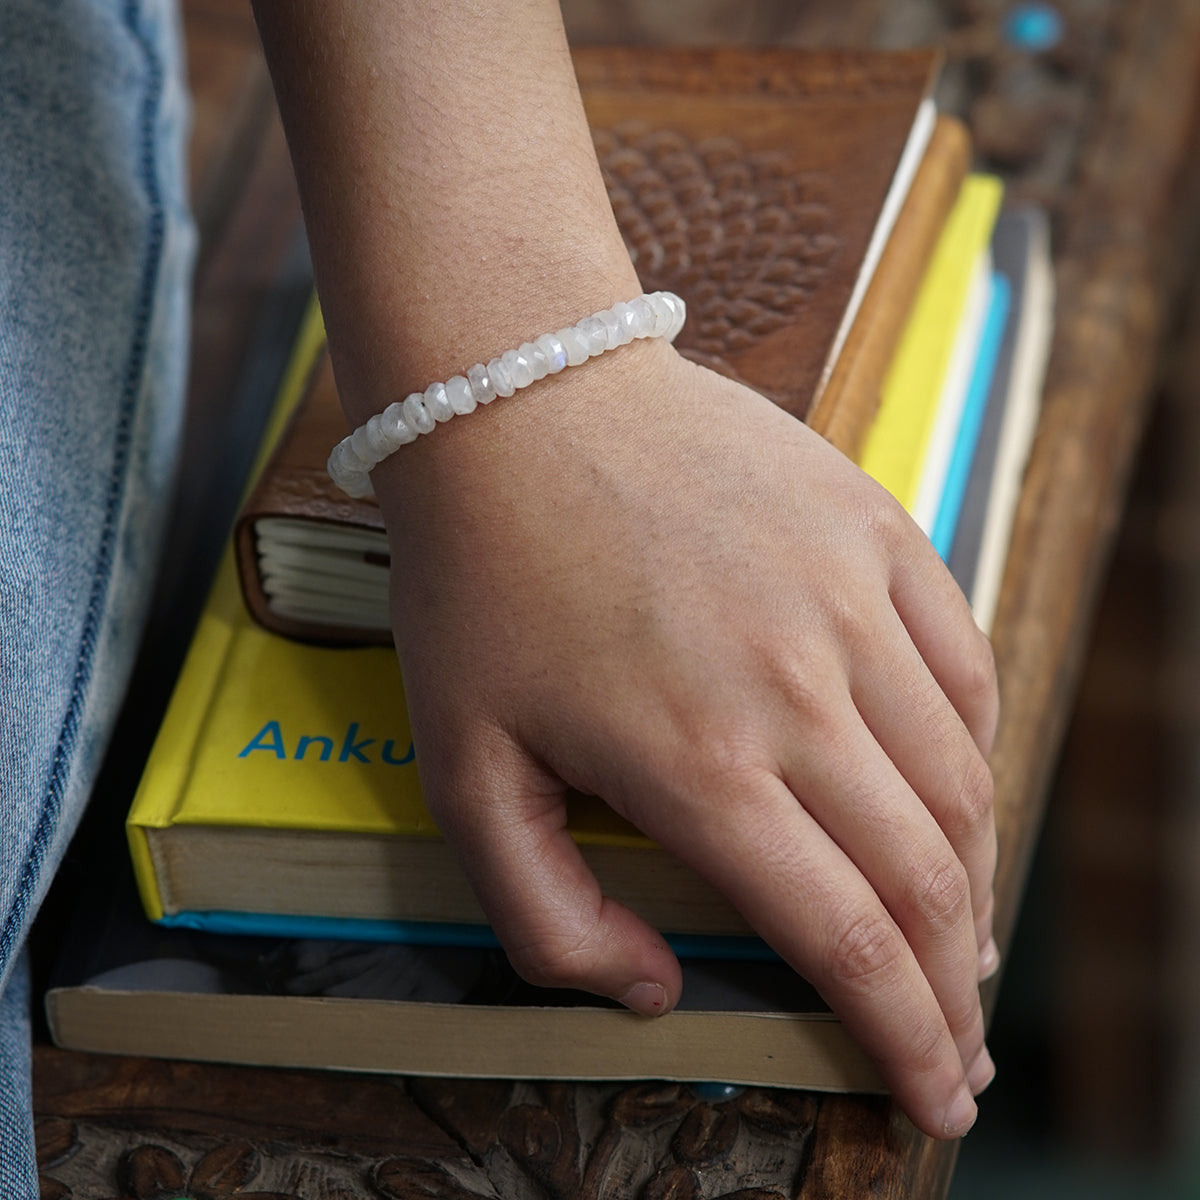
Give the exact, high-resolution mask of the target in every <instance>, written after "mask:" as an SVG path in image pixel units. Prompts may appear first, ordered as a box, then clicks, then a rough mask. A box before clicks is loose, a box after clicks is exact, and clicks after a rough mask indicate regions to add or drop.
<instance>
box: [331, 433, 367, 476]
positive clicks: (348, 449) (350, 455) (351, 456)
mask: <svg viewBox="0 0 1200 1200" xmlns="http://www.w3.org/2000/svg"><path fill="white" fill-rule="evenodd" d="M350 442H351V438H346V439H344V440H343V441H340V442H338V444H337V445H336V446H334V448H333V452H332V453H331V454H330V455H329V462H328V463H326V470H327V471H328V472H329V475H330V477H331V478H332V479H333V481H334V483H336V484H337V485H338V487H341V486H342V480H343V479H344V478H345V477H346V476H347V475H352V474H354V473H355V472H357V471H361V470H362V460H361V459H360V458H359V457H358V455H357V454H355V453H354V449H353V447H352V446H351V445H350Z"/></svg>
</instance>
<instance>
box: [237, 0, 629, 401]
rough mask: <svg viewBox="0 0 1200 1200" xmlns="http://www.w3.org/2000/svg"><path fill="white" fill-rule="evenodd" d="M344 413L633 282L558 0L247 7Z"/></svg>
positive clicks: (372, 0) (625, 294)
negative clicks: (277, 116)
mask: <svg viewBox="0 0 1200 1200" xmlns="http://www.w3.org/2000/svg"><path fill="white" fill-rule="evenodd" d="M255 13H256V17H257V19H258V22H259V27H260V30H261V32H262V37H263V42H264V45H265V46H266V50H267V55H268V60H269V63H270V67H271V73H272V76H273V78H274V80H275V85H276V90H277V93H278V95H279V100H280V106H281V109H282V113H283V118H284V123H285V127H286V129H287V134H288V139H289V144H290V146H291V150H292V155H293V159H294V162H295V166H296V172H297V177H298V180H299V184H300V190H301V196H302V199H303V204H304V210H305V219H306V223H307V227H308V233H309V238H310V242H311V245H312V252H313V259H314V265H315V270H316V277H317V282H318V287H319V290H320V294H321V299H322V305H323V309H324V313H325V319H326V324H327V327H328V331H329V337H330V344H331V347H332V349H333V353H334V358H335V365H336V367H337V371H338V381H339V387H340V390H341V392H342V395H343V402H344V404H345V405H346V408H347V413H348V415H349V417H350V418H351V420H352V421H354V422H358V421H361V420H363V419H365V417H366V416H368V415H370V414H371V413H372V412H376V411H378V410H380V409H381V408H383V407H384V406H385V405H386V404H387V403H389V402H390V401H392V400H393V399H396V398H398V397H401V396H403V395H404V394H405V393H406V392H408V391H412V390H414V389H418V390H419V389H423V388H424V387H425V386H426V385H427V384H428V383H431V382H432V381H433V380H435V379H444V378H446V377H447V376H448V375H450V374H454V373H456V372H459V371H461V370H462V369H463V368H465V367H466V366H469V365H470V364H471V363H472V362H475V361H477V360H479V359H484V360H485V361H486V359H487V358H488V357H489V356H491V355H493V354H496V353H499V352H500V351H503V350H505V349H508V348H509V347H511V346H515V345H517V344H518V343H520V342H521V341H524V340H526V339H528V338H529V337H530V336H531V335H534V334H537V333H540V332H544V331H547V330H551V329H554V328H557V327H560V326H562V325H564V324H568V323H570V322H572V321H575V320H578V319H579V318H580V317H582V316H584V315H586V314H587V313H589V312H592V311H595V310H596V309H598V308H602V307H606V306H607V305H609V304H611V303H613V302H614V301H615V300H619V299H628V298H630V297H631V296H632V295H634V294H636V292H637V291H638V283H637V278H636V274H635V272H634V270H633V267H632V265H631V264H630V261H629V257H628V255H627V253H626V251H625V248H624V246H623V244H622V241H621V237H620V234H619V232H618V230H617V227H616V223H615V221H614V220H613V216H612V211H611V208H610V206H609V204H608V199H607V196H606V194H605V190H604V185H603V182H602V180H601V178H600V173H599V170H598V167H597V165H596V159H595V155H594V153H593V150H592V143H591V138H590V135H589V132H588V127H587V122H586V119H585V117H584V113H583V106H582V103H581V101H580V98H579V92H578V87H577V85H576V82H575V77H574V72H573V70H572V66H571V61H570V56H569V54H568V51H567V44H566V38H565V35H564V33H563V29H562V22H561V17H560V14H559V10H558V5H557V3H556V0H499V2H486V3H485V2H476V3H471V4H451V3H437V2H436V0H424V2H421V3H415V2H411V0H410V2H399V0H284V2H282V3H280V2H277V0H256V3H255Z"/></svg>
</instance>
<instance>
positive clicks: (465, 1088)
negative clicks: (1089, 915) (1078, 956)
mask: <svg viewBox="0 0 1200 1200" xmlns="http://www.w3.org/2000/svg"><path fill="white" fill-rule="evenodd" d="M626 7H628V9H629V11H624V10H625V8H626ZM1010 7H1011V6H1009V5H1007V4H1003V3H999V2H998V0H913V2H912V3H906V4H902V5H901V4H889V3H887V0H858V2H850V0H842V2H840V3H834V2H831V0H819V2H815V0H814V2H811V3H809V4H806V5H804V6H797V5H793V4H790V3H787V2H786V0H775V2H767V0H764V2H763V3H759V4H757V5H752V4H747V3H744V2H743V0H710V2H709V3H706V4H701V3H684V0H658V3H655V4H650V3H646V4H642V5H638V6H636V10H635V6H615V5H612V4H611V3H604V2H602V0H574V2H572V3H569V4H567V5H565V8H566V12H567V16H568V23H569V26H570V27H571V30H572V33H573V34H574V36H576V38H577V39H578V40H598V41H599V40H627V41H628V40H633V41H655V40H659V41H663V40H672V39H674V40H678V31H679V28H680V25H681V14H682V13H684V12H685V11H686V14H687V19H686V22H685V24H686V26H687V29H688V31H689V33H690V34H691V35H692V36H693V37H694V38H698V39H701V40H708V41H715V40H744V41H750V42H763V41H772V42H776V43H785V44H786V43H792V44H798V43H806V44H837V43H840V44H857V45H869V44H890V45H895V44H913V43H926V42H930V41H933V40H938V41H941V42H943V43H944V44H945V46H946V48H947V50H948V54H949V63H948V68H947V72H946V77H945V81H944V87H943V95H942V96H941V99H942V101H943V103H944V105H945V106H946V107H948V108H951V109H955V110H957V111H959V112H961V113H962V114H963V115H965V116H966V117H967V118H968V120H969V121H970V123H971V125H972V128H973V131H974V134H975V138H976V145H977V147H978V150H979V153H980V157H981V159H982V161H983V164H984V165H986V166H989V167H991V168H993V169H996V170H999V171H1000V172H1001V173H1003V174H1004V175H1005V176H1006V178H1007V179H1008V181H1009V187H1010V194H1013V195H1016V196H1018V197H1028V198H1032V199H1035V200H1037V201H1039V202H1041V203H1043V204H1045V205H1046V206H1047V207H1048V208H1049V209H1050V211H1051V213H1052V215H1053V218H1054V230H1055V248H1056V264H1057V272H1058V287H1059V309H1058V327H1057V334H1056V338H1055V343H1054V351H1053V356H1052V361H1051V366H1050V376H1049V381H1048V388H1047V395H1046V402H1045V411H1044V416H1043V419H1042V423H1041V426H1040V430H1039V434H1038V440H1037V443H1036V446H1035V449H1034V454H1033V459H1032V462H1031V464H1030V468H1029V471H1028V474H1027V477H1026V482H1025V488H1024V493H1023V497H1022V502H1021V508H1020V511H1019V514H1018V518H1017V524H1016V531H1015V541H1014V548H1013V558H1012V563H1011V565H1010V569H1009V572H1008V574H1007V577H1006V581H1005V586H1004V591H1003V595H1002V598H1001V603H1000V609H999V613H998V618H997V622H996V627H995V635H994V643H995V649H996V657H997V662H998V666H999V671H1000V680H1001V688H1002V696H1003V716H1002V721H1001V726H1000V731H999V737H998V740H997V744H996V749H995V753H994V756H993V763H992V765H993V768H994V772H995V777H996V789H997V817H998V824H999V834H1000V867H999V876H998V882H997V906H998V908H997V917H996V928H997V937H998V939H999V941H1000V944H1001V946H1002V947H1003V946H1006V945H1007V943H1008V940H1009V938H1010V936H1011V931H1012V928H1013V924H1014V921H1015V916H1016V912H1017V906H1018V902H1019V898H1020V893H1021V888H1022V884H1023V881H1024V877H1025V873H1026V870H1027V866H1028V861H1029V857H1030V853H1031V848H1032V846H1033V843H1034V840H1035V837H1036V835H1037V831H1038V828H1039V824H1040V817H1041V811H1042V804H1043V795H1044V792H1045V789H1046V786H1047V781H1048V777H1049V773H1050V770H1051V768H1052V766H1053V764H1054V761H1055V757H1056V754H1057V751H1058V747H1059V743H1060V741H1061V737H1062V733H1063V729H1064V727H1065V723H1066V720H1067V717H1068V715H1069V710H1070V704H1071V698H1072V695H1073V692H1074V688H1075V685H1076V681H1077V678H1078V672H1079V666H1080V657H1081V653H1082V649H1083V646H1084V642H1085V636H1086V633H1087V630H1088V625H1089V617H1090V613H1091V608H1092V605H1093V601H1094V598H1095V594H1096V590H1097V585H1098V582H1099V580H1100V578H1101V575H1102V572H1103V569H1104V566H1105V563H1106V561H1107V556H1108V553H1109V549H1110V546H1111V542H1112V536H1113V531H1114V529H1115V526H1116V522H1117V519H1118V516H1119V513H1120V510H1121V505H1122V500H1123V496H1124V489H1125V484H1126V480H1127V476H1128V474H1129V470H1130V465H1131V462H1132V460H1133V457H1134V454H1135V451H1136V448H1137V445H1138V441H1139V437H1140V433H1141V429H1142V427H1143V424H1144V420H1145V416H1146V408H1147V401H1148V397H1149V394H1150V387H1151V383H1152V381H1153V378H1154V373H1155V366H1156V361H1157V354H1158V350H1159V347H1160V343H1161V341H1162V338H1163V336H1164V331H1165V329H1166V327H1167V323H1168V320H1169V317H1170V314H1171V312H1172V309H1173V306H1174V304H1175V301H1176V299H1177V297H1178V294H1179V292H1180V289H1181V287H1182V284H1183V283H1184V282H1185V281H1184V280H1183V279H1182V278H1181V274H1182V269H1183V265H1184V264H1186V263H1188V262H1189V261H1190V260H1191V258H1192V253H1191V252H1192V250H1194V248H1195V245H1196V240H1195V239H1196V234H1197V227H1198V226H1200V189H1198V187H1197V178H1196V172H1195V171H1194V170H1191V169H1190V168H1191V164H1192V162H1193V161H1194V160H1195V159H1196V154H1195V151H1196V149H1197V117H1198V116H1200V104H1198V99H1200V5H1198V4H1196V3H1195V2H1194V0H1125V2H1118V0H1108V2H1101V3H1097V2H1091V0H1063V2H1062V3H1060V4H1059V5H1058V6H1057V14H1058V17H1059V19H1060V20H1061V21H1062V23H1063V26H1064V29H1063V36H1062V38H1061V40H1060V41H1059V42H1058V44H1057V45H1056V46H1054V47H1050V48H1044V49H1041V50H1034V49H1030V48H1029V47H1026V48H1024V49H1022V48H1019V47H1017V46H1014V45H1013V44H1011V41H1010V40H1007V41H1006V37H1005V31H1004V28H1003V22H1004V19H1005V16H1006V14H1007V13H1008V11H1009V9H1010ZM614 8H615V9H618V10H619V11H620V17H619V19H618V18H614V17H613V15H612V13H613V10H614ZM797 8H799V9H802V13H801V14H800V15H796V13H795V12H794V11H793V10H795V9H797ZM185 11H186V12H187V15H188V19H189V36H190V55H191V62H192V71H193V81H194V84H195V87H196V92H197V130H196V136H195V147H194V152H193V174H194V178H195V189H196V194H197V209H198V216H199V220H200V223H201V228H202V232H203V233H204V235H205V239H206V240H205V245H206V247H207V249H206V251H205V254H204V257H203V258H202V261H201V270H200V274H199V282H198V298H197V325H196V332H195V340H196V345H197V355H196V366H195V368H194V370H193V389H192V391H193V398H194V404H195V405H196V406H198V407H200V408H204V409H205V415H204V420H203V421H199V420H198V421H197V423H196V437H195V438H194V439H193V441H192V443H191V450H190V453H191V456H192V459H193V460H194V461H195V462H197V463H200V464H203V463H204V462H205V461H206V459H205V449H206V445H207V446H211V445H212V439H213V438H214V437H216V436H222V434H221V430H222V428H223V426H222V424H221V421H222V420H224V421H225V422H226V426H227V424H228V422H230V421H233V420H235V419H236V414H231V413H230V412H228V411H227V410H228V408H229V405H228V401H227V400H223V399H222V397H228V396H229V395H230V394H232V386H231V381H233V380H235V379H236V378H237V377H238V370H239V364H240V357H241V355H242V354H243V352H244V349H245V345H246V340H247V336H248V335H247V332H246V331H247V329H248V328H249V325H250V318H251V315H252V313H253V309H254V303H255V300H256V297H258V296H261V295H262V293H263V291H264V290H265V289H266V287H267V286H269V283H270V281H271V279H272V278H273V277H274V273H275V272H277V270H278V264H279V263H280V262H281V261H283V259H284V257H285V255H286V252H287V247H288V245H289V237H290V231H291V230H293V229H294V228H295V222H296V220H297V211H296V206H295V198H294V194H293V193H292V192H291V191H290V190H289V189H288V188H287V187H286V186H282V187H281V185H280V183H279V180H280V179H281V178H283V179H286V171H284V172H282V174H281V169H280V168H281V164H282V163H283V162H284V161H285V160H284V157H283V156H284V148H283V144H282V140H281V137H280V134H279V131H278V127H277V125H276V124H275V123H274V119H273V115H272V110H271V106H270V100H269V88H268V85H267V81H266V78H265V75H264V73H263V69H262V66H261V62H260V60H259V59H258V56H257V50H256V44H255V41H254V36H253V30H252V28H251V27H250V26H249V24H248V17H247V14H246V13H245V11H244V9H243V5H242V4H241V3H240V0H191V2H189V3H186V4H185ZM251 251H252V252H251ZM247 264H253V265H252V266H247ZM217 418H220V419H217ZM214 430H216V431H217V432H215V433H214V432H213V431H214ZM206 439H207V442H206ZM198 469H199V468H197V470H198ZM188 480H189V476H188V475H187V474H185V486H184V490H183V492H182V493H181V502H180V514H181V515H180V522H181V523H182V526H183V527H184V528H185V529H187V527H188V526H189V522H190V523H191V524H192V525H196V524H197V523H198V521H199V517H198V515H197V514H198V513H199V512H201V511H202V510H204V509H205V507H206V497H205V494H204V491H203V487H201V486H200V485H198V484H195V482H194V478H193V482H192V483H191V484H189V483H188ZM210 551H211V547H210ZM201 558H203V556H201ZM192 562H193V566H192V567H191V568H189V567H188V566H186V565H182V564H179V563H176V564H174V566H173V568H172V569H169V570H168V576H167V581H166V583H165V584H164V587H165V588H167V589H168V590H169V589H170V588H172V587H174V588H175V589H176V593H177V594H181V589H186V587H187V583H188V571H189V569H191V570H195V569H198V568H196V567H195V566H194V563H195V556H193V558H192ZM169 566H170V565H169ZM174 649H175V651H176V652H177V651H178V649H179V647H178V645H176V646H175V647H174ZM994 994H995V992H994V985H993V987H992V988H991V989H990V990H989V994H988V1001H989V1005H990V1003H991V1002H992V1000H993V999H994ZM1001 1069H1003V1064H1001ZM35 1107H36V1110H37V1114H38V1119H39V1124H38V1127H37V1132H38V1150H39V1164H40V1167H41V1171H42V1183H43V1195H44V1196H68V1195H70V1196H75V1197H80V1198H89V1197H96V1198H105V1197H114V1196H124V1197H137V1198H139V1200H142V1198H149V1197H160V1196H186V1197H195V1198H197V1200H199V1198H201V1197H204V1198H210V1197H223V1196H229V1195H232V1194H235V1193H236V1194H237V1195H240V1196H243V1197H249V1196H252V1195H259V1196H265V1195H273V1196H286V1197H306V1198H313V1200H316V1198H322V1200H333V1198H335V1197H337V1198H341V1197H352V1196H366V1195H375V1196H383V1197H397V1198H399V1197H405V1198H408V1197H418V1196H421V1197H467V1196H501V1197H504V1198H505V1200H510V1198H511V1200H518V1198H525V1197H529V1198H530V1200H532V1198H534V1197H552V1198H559V1197H561V1198H563V1200H566V1198H568V1197H571V1198H574V1197H592V1196H613V1197H618V1196H641V1197H646V1198H647V1200H649V1198H651V1197H676V1198H679V1200H683V1198H685V1197H706V1198H709V1197H718V1196H723V1197H733V1196H738V1197H743V1198H745V1200H749V1198H751V1197H762V1198H765V1197H779V1196H796V1197H802V1198H804V1200H809V1198H816V1197H857V1196H868V1195H869V1196H875V1197H900V1196H941V1195H943V1194H944V1193H945V1190H946V1187H947V1186H948V1182H949V1179H950V1175H951V1172H952V1170H953V1165H954V1160H955V1154H956V1147H955V1146H953V1145H945V1144H939V1143H935V1142H932V1141H930V1140H928V1139H926V1138H924V1137H922V1136H921V1135H919V1134H918V1133H917V1132H916V1131H915V1130H914V1129H913V1127H912V1126H911V1125H910V1124H909V1123H908V1122H907V1121H906V1120H905V1118H904V1117H903V1116H901V1115H900V1114H899V1113H898V1112H897V1111H896V1110H895V1109H894V1108H893V1107H892V1106H891V1104H890V1103H889V1102H887V1101H885V1100H878V1099H861V1098H853V1097H823V1096H817V1095H810V1094H805V1093H799V1092H786V1091H769V1090H763V1089H747V1090H744V1091H740V1092H737V1093H733V1094H723V1093H721V1092H719V1091H718V1092H715V1093H713V1094H703V1093H701V1092H698V1091H697V1090H694V1089H691V1088H687V1087H682V1086H677V1085H667V1084H645V1085H638V1086H632V1087H614V1086H611V1085H609V1086H597V1085H535V1084H529V1083H498V1082H489V1083H483V1082H472V1081H431V1080H417V1079H391V1078H386V1079H385V1078H362V1077H348V1076H340V1075H324V1074H315V1073H303V1072H288V1071H267V1070H258V1069H252V1068H237V1067H214V1066H199V1065H195V1064H186V1063H161V1062H151V1061H146V1060H137V1059H125V1058H101V1057H92V1056H86V1055H80V1054H70V1053H64V1052H60V1051H57V1050H54V1049H52V1048H50V1047H48V1046H44V1045H41V1046H38V1047H36V1048H35ZM984 1119H986V1109H985V1117H984Z"/></svg>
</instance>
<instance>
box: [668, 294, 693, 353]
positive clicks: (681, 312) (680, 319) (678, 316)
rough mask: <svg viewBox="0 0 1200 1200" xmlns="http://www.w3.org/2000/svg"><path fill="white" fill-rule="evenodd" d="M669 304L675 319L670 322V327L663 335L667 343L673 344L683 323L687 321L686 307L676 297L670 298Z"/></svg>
mask: <svg viewBox="0 0 1200 1200" xmlns="http://www.w3.org/2000/svg"><path fill="white" fill-rule="evenodd" d="M671 303H672V305H673V307H674V309H675V317H674V320H672V322H671V327H670V328H669V329H668V330H667V332H666V334H665V335H664V336H665V337H666V339H667V341H668V342H673V341H674V340H675V339H676V338H677V337H678V336H679V331H680V330H681V329H682V328H683V323H684V321H685V320H687V305H686V304H684V302H683V301H682V300H681V299H680V298H679V297H678V296H672V297H671Z"/></svg>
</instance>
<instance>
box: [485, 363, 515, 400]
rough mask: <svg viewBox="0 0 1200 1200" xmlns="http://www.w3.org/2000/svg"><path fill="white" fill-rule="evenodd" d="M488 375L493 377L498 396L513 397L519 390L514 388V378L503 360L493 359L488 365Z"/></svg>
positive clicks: (493, 384)
mask: <svg viewBox="0 0 1200 1200" xmlns="http://www.w3.org/2000/svg"><path fill="white" fill-rule="evenodd" d="M487 373H488V375H490V376H491V380H492V387H494V388H495V389H496V395H497V396H511V395H512V394H513V392H515V391H516V390H517V389H516V388H515V387H513V381H512V376H511V375H510V374H509V373H508V367H506V366H505V365H504V363H503V361H502V360H501V359H498V358H493V359H492V361H491V362H490V363H488V365H487Z"/></svg>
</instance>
